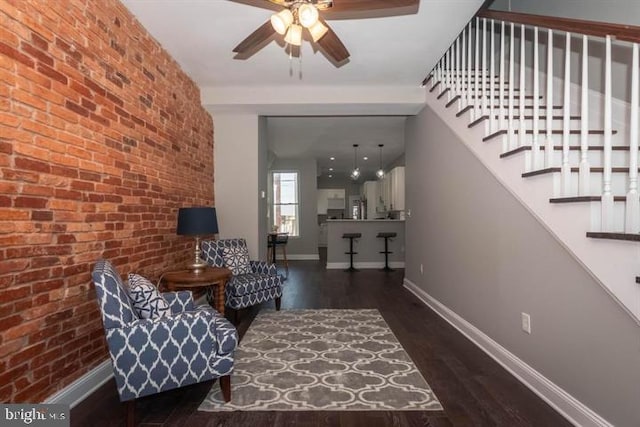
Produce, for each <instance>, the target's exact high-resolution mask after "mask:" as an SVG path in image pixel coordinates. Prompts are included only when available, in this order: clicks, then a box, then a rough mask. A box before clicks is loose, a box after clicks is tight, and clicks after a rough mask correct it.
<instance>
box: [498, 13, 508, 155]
mask: <svg viewBox="0 0 640 427" xmlns="http://www.w3.org/2000/svg"><path fill="white" fill-rule="evenodd" d="M504 38H505V33H504V21H502V22H501V24H500V82H499V86H500V89H499V91H498V92H499V93H498V95H499V97H498V117H499V122H498V126H499V127H500V129H505V128H506V122H505V120H504V116H505V114H504V113H505V111H504V97H505V95H506V94H507V93H506V92H505V90H504ZM502 151H507V149H506V147H503V150H502Z"/></svg>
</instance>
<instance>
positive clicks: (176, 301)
mask: <svg viewBox="0 0 640 427" xmlns="http://www.w3.org/2000/svg"><path fill="white" fill-rule="evenodd" d="M162 296H163V297H164V299H165V300H167V303H168V304H169V308H170V309H171V313H174V314H175V313H182V312H183V311H192V310H194V308H195V302H194V301H193V294H192V293H191V291H177V292H163V293H162Z"/></svg>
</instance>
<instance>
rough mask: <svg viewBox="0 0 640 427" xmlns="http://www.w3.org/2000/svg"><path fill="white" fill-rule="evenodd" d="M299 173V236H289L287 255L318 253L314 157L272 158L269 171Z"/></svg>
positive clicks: (315, 167)
mask: <svg viewBox="0 0 640 427" xmlns="http://www.w3.org/2000/svg"><path fill="white" fill-rule="evenodd" d="M278 170H282V171H298V172H299V173H300V178H299V179H300V183H299V185H300V206H299V209H300V211H299V212H300V237H290V238H289V242H288V243H287V255H318V221H317V213H318V200H317V197H318V196H317V191H316V178H317V174H316V171H317V166H316V161H315V159H281V158H276V159H274V161H273V163H272V164H271V167H270V168H269V171H270V172H271V171H278Z"/></svg>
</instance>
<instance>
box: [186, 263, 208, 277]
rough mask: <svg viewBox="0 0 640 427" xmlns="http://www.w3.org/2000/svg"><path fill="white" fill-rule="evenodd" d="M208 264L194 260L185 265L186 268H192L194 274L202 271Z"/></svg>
mask: <svg viewBox="0 0 640 427" xmlns="http://www.w3.org/2000/svg"><path fill="white" fill-rule="evenodd" d="M208 265H209V264H207V263H206V262H194V263H192V264H189V265H187V269H188V270H193V272H194V273H195V274H198V273H202V272H203V271H204V270H205V268H207V267H208Z"/></svg>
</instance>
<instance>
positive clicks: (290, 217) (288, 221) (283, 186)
mask: <svg viewBox="0 0 640 427" xmlns="http://www.w3.org/2000/svg"><path fill="white" fill-rule="evenodd" d="M272 178H273V206H272V209H271V221H272V223H271V225H272V226H273V228H272V229H273V230H274V231H277V232H278V233H289V236H298V235H299V230H300V228H299V226H300V214H299V209H298V206H299V201H298V172H273V174H272Z"/></svg>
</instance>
